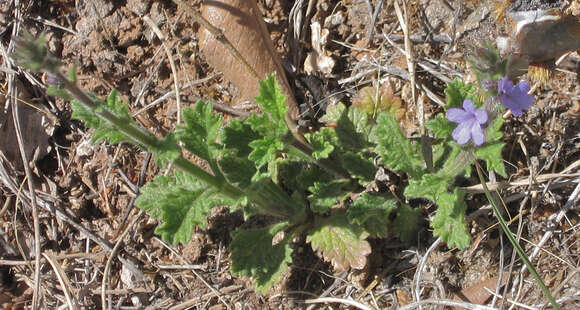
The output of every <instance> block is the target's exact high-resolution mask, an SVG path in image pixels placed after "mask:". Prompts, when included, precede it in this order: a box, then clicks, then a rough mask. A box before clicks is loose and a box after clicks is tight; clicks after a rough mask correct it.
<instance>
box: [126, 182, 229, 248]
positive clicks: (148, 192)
mask: <svg viewBox="0 0 580 310" xmlns="http://www.w3.org/2000/svg"><path fill="white" fill-rule="evenodd" d="M233 203H234V202H233V201H231V200H230V199H227V198H224V197H223V196H222V195H220V194H219V193H218V192H217V191H216V190H214V189H213V188H211V187H207V186H205V185H204V184H202V183H201V182H200V181H198V180H197V179H196V178H195V177H192V176H190V175H188V174H185V173H183V172H180V171H175V172H174V176H173V177H172V176H158V177H156V178H155V180H154V181H153V182H149V183H147V185H145V186H144V187H143V188H142V189H141V195H139V197H138V198H137V201H136V204H137V206H139V208H141V209H143V210H145V211H148V212H149V213H150V216H151V217H153V218H156V219H159V220H160V221H161V224H160V225H159V226H158V227H157V229H156V230H155V232H156V233H157V234H160V235H161V237H162V238H163V240H165V241H168V242H170V243H172V244H176V243H178V242H181V243H187V242H188V241H189V240H190V238H191V233H192V232H193V229H194V227H195V226H201V227H205V226H206V217H207V216H208V215H209V214H210V211H211V208H213V207H214V206H218V205H230V204H233Z"/></svg>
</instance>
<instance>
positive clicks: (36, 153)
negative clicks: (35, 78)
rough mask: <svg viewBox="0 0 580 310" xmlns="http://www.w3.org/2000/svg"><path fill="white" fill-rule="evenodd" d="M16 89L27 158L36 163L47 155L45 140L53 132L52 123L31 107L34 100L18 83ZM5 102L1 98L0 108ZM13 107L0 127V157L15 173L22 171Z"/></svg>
mask: <svg viewBox="0 0 580 310" xmlns="http://www.w3.org/2000/svg"><path fill="white" fill-rule="evenodd" d="M16 88H17V89H18V102H19V106H18V112H19V114H20V125H21V127H22V128H21V131H22V139H23V140H24V141H23V144H24V151H25V153H26V158H27V159H28V160H29V161H31V162H35V161H37V160H39V159H42V158H43V157H44V156H45V155H46V154H48V152H49V151H50V148H51V147H50V144H49V143H48V139H49V138H50V137H51V136H52V134H53V132H54V129H55V128H54V124H55V121H56V120H55V119H54V118H53V117H52V116H51V115H50V114H49V113H46V112H44V111H43V109H42V107H38V106H37V105H35V104H33V103H32V102H33V98H32V96H31V95H30V93H29V92H28V90H27V89H26V87H24V85H23V84H22V83H21V82H20V81H17V82H16ZM5 100H6V98H5V97H3V96H0V106H4V103H5ZM11 108H12V107H10V109H8V110H7V112H6V114H4V117H3V120H2V124H0V153H2V157H3V159H5V160H6V161H8V163H10V164H11V165H12V166H13V167H14V169H16V170H19V171H22V169H23V168H24V166H23V165H22V159H21V155H20V149H19V148H18V139H17V137H16V129H15V127H14V120H13V118H12V110H11Z"/></svg>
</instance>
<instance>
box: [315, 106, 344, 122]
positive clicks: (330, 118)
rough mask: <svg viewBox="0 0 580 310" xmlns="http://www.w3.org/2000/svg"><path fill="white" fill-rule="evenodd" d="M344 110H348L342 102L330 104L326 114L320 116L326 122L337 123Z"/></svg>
mask: <svg viewBox="0 0 580 310" xmlns="http://www.w3.org/2000/svg"><path fill="white" fill-rule="evenodd" d="M344 111H346V106H345V105H344V104H342V103H339V104H337V105H333V106H329V107H328V108H327V109H326V114H324V116H322V117H321V118H320V121H321V122H325V123H337V122H338V120H339V119H340V117H341V116H342V114H343V113H344Z"/></svg>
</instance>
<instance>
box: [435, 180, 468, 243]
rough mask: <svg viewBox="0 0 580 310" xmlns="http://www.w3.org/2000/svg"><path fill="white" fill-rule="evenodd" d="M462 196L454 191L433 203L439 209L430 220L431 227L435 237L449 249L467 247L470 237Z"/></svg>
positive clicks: (457, 191)
mask: <svg viewBox="0 0 580 310" xmlns="http://www.w3.org/2000/svg"><path fill="white" fill-rule="evenodd" d="M463 196H464V195H463V194H462V193H461V192H460V191H459V190H458V189H455V191H454V192H453V194H451V193H444V194H441V195H440V196H439V199H437V200H436V201H435V202H436V203H437V205H438V206H439V209H438V210H437V212H436V213H435V216H434V217H433V220H431V227H432V228H433V233H434V234H435V235H436V236H439V237H441V239H442V240H443V241H445V242H446V243H447V245H448V246H449V247H457V248H459V249H465V248H467V247H468V246H469V243H470V236H469V232H468V231H467V224H466V223H465V210H466V209H467V206H466V204H465V201H464V200H463Z"/></svg>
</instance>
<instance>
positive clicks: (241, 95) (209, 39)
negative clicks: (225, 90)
mask: <svg viewBox="0 0 580 310" xmlns="http://www.w3.org/2000/svg"><path fill="white" fill-rule="evenodd" d="M202 15H203V17H204V18H206V19H207V20H208V21H209V22H210V23H211V24H212V25H214V26H216V27H217V28H219V29H221V30H222V31H223V33H224V35H225V36H226V38H228V40H229V41H230V42H231V43H232V45H233V46H234V47H235V48H236V49H237V50H238V51H239V52H240V53H241V54H242V56H243V57H244V58H245V59H246V61H247V62H248V63H249V64H250V66H252V67H253V68H254V70H256V72H257V73H258V75H259V76H260V78H261V79H262V80H263V79H265V78H266V76H267V75H268V74H272V73H275V74H276V76H277V79H278V82H279V83H280V85H281V87H282V90H283V92H284V93H285V95H286V96H287V98H288V100H287V104H288V106H289V108H290V116H291V118H292V119H294V120H296V119H297V118H298V109H297V105H296V102H295V99H294V96H293V95H292V91H291V89H290V86H289V84H288V81H287V80H286V77H285V75H284V70H283V68H282V65H281V63H280V60H279V58H278V55H277V53H276V51H275V49H274V46H273V44H272V41H271V39H270V35H269V34H268V30H267V29H266V24H265V23H264V20H263V17H262V15H261V13H260V11H259V9H258V6H257V4H256V1H255V0H251V1H248V0H206V1H204V3H203V8H202ZM199 37H200V39H199V43H200V46H201V51H202V53H203V55H204V57H205V59H206V60H207V62H208V63H209V64H210V65H212V66H213V67H214V68H216V69H217V70H219V71H221V72H222V73H223V74H224V77H225V78H226V79H227V80H229V81H230V82H232V83H233V84H234V85H236V87H237V88H238V94H236V97H237V98H238V99H240V100H251V101H253V100H254V97H256V96H257V95H258V82H259V81H258V80H257V79H255V78H253V77H252V76H251V75H250V73H249V72H247V70H246V69H245V67H244V66H243V65H242V64H241V63H240V62H239V61H238V60H237V59H235V58H234V57H233V56H232V55H231V54H230V52H229V51H228V50H227V49H226V48H225V47H224V46H223V45H222V44H221V43H220V42H218V41H217V40H216V38H215V37H214V36H213V35H212V34H211V33H210V32H209V31H208V30H206V29H203V28H202V29H200V34H199Z"/></svg>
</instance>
